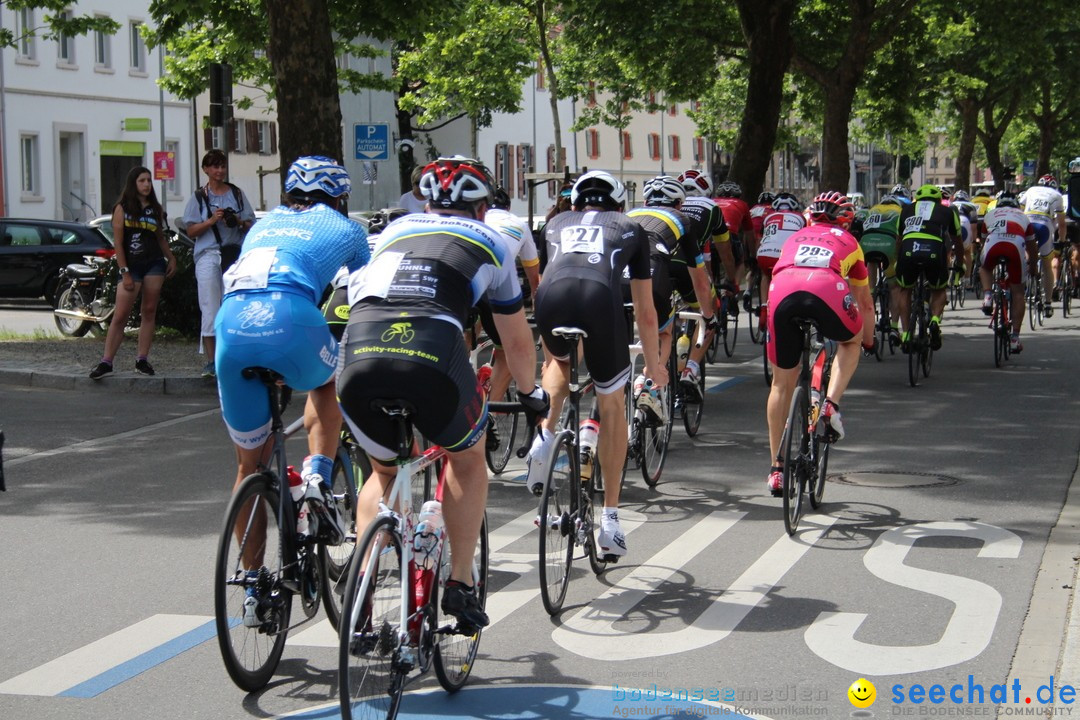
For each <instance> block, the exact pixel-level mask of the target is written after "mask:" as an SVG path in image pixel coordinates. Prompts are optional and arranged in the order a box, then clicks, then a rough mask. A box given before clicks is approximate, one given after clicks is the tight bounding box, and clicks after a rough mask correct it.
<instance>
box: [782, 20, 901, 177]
mask: <svg viewBox="0 0 1080 720" xmlns="http://www.w3.org/2000/svg"><path fill="white" fill-rule="evenodd" d="M915 2H916V0H847V2H846V4H845V5H841V4H839V3H833V2H829V0H804V2H803V3H802V4H801V6H800V8H799V13H798V15H797V16H796V20H795V23H794V27H795V55H794V57H793V59H792V63H793V64H794V66H795V68H796V69H797V70H798V71H799V72H801V73H803V74H804V75H806V76H807V77H808V78H810V79H811V80H813V81H814V83H815V84H816V85H818V87H820V88H821V91H822V95H823V100H824V113H823V120H822V133H821V137H822V141H821V142H822V158H823V167H822V175H821V186H822V187H823V188H829V189H838V190H841V191H846V190H847V188H848V180H849V175H850V169H849V166H848V122H849V120H850V119H851V115H852V107H853V105H854V101H855V93H856V91H857V90H858V88H859V86H860V84H861V82H862V80H863V77H864V74H865V71H866V68H867V67H868V65H869V64H870V61H871V59H872V58H873V55H874V53H875V52H878V51H880V50H881V49H882V48H884V47H885V46H887V45H888V44H889V43H890V41H891V40H892V39H893V37H894V36H895V34H896V32H897V28H898V27H899V26H900V24H901V21H902V20H903V19H904V18H905V17H906V16H907V15H909V14H910V13H911V11H912V9H913V8H914V6H915Z"/></svg>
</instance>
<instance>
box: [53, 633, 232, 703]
mask: <svg viewBox="0 0 1080 720" xmlns="http://www.w3.org/2000/svg"><path fill="white" fill-rule="evenodd" d="M216 634H217V629H216V628H215V626H214V621H213V620H211V621H210V622H207V623H205V624H203V625H200V626H199V627H197V628H195V629H194V630H189V631H188V632H186V633H184V634H183V635H180V636H179V637H176V638H173V639H172V640H170V641H168V642H166V643H164V644H162V645H158V646H157V647H156V648H154V649H153V650H148V651H146V652H144V653H143V654H142V655H139V656H138V657H134V658H132V659H131V660H128V661H127V662H124V663H121V664H120V665H117V666H116V667H114V668H112V669H110V670H106V671H105V672H103V673H101V674H100V675H96V676H94V677H92V678H90V679H89V680H87V681H85V682H81V683H79V684H78V685H76V686H74V687H72V688H68V689H67V690H65V691H64V692H62V693H59V697H77V698H92V697H97V696H98V695H100V694H101V693H103V692H105V691H106V690H108V689H110V688H113V687H116V686H117V685H119V684H120V683H122V682H124V681H126V680H130V679H131V678H133V677H135V676H136V675H138V674H140V673H142V672H145V671H147V670H149V669H150V668H152V667H155V666H156V665H160V664H161V663H163V662H165V661H166V660H171V659H172V658H174V657H176V656H177V655H179V654H180V653H182V652H184V651H185V650H190V649H191V648H193V647H195V646H196V645H199V644H200V643H204V642H206V641H207V640H209V639H210V638H212V637H214V636H215V635H216Z"/></svg>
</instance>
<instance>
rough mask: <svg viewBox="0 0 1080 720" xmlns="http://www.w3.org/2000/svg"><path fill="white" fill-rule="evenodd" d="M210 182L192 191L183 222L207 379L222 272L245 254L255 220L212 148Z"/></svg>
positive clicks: (207, 165)
mask: <svg viewBox="0 0 1080 720" xmlns="http://www.w3.org/2000/svg"><path fill="white" fill-rule="evenodd" d="M202 169H203V172H204V173H206V185H204V186H202V187H200V188H198V189H197V190H196V191H195V192H194V193H192V196H191V199H190V200H188V203H187V206H186V207H185V208H184V217H183V220H182V222H183V223H184V225H185V227H186V228H187V234H188V236H189V237H190V238H191V239H193V240H194V241H195V249H194V253H193V254H194V257H195V279H196V281H197V283H198V286H199V310H200V312H201V313H202V329H201V332H200V334H201V336H202V346H203V350H204V351H205V352H206V357H207V358H209V362H207V363H206V367H204V368H203V377H206V378H212V377H214V376H215V373H214V349H215V344H214V318H215V317H216V316H217V311H218V308H219V307H221V295H222V284H221V275H222V273H224V272H225V271H226V270H228V269H229V266H230V265H232V264H233V262H235V261H236V258H237V257H238V256H239V255H240V246H241V245H242V244H243V242H244V236H245V235H246V234H247V231H248V228H250V227H251V225H252V223H254V222H255V212H254V210H252V208H251V203H249V202H248V199H247V196H246V195H244V191H243V190H241V189H240V188H238V187H236V186H235V185H233V184H232V183H230V182H228V181H226V180H225V178H226V177H227V175H228V171H229V166H228V161H227V159H226V157H225V153H224V152H222V151H221V150H217V149H213V150H209V151H207V153H206V155H204V156H203V160H202Z"/></svg>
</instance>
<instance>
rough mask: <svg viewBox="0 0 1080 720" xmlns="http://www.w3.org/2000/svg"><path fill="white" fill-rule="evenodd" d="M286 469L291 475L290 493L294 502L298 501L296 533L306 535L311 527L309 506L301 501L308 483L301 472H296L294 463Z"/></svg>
mask: <svg viewBox="0 0 1080 720" xmlns="http://www.w3.org/2000/svg"><path fill="white" fill-rule="evenodd" d="M285 470H286V473H287V474H288V476H289V494H290V495H292V499H293V502H294V503H297V507H296V534H297V535H302V536H305V537H306V536H307V534H308V531H309V529H310V528H309V523H308V507H307V503H305V502H301V501H302V500H303V499H304V493H305V491H306V490H307V483H305V482H304V480H303V478H301V477H300V473H298V472H296V468H295V467H293V466H292V465H290V466H289V467H287V468H286V469H285Z"/></svg>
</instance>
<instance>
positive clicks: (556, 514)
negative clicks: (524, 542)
mask: <svg viewBox="0 0 1080 720" xmlns="http://www.w3.org/2000/svg"><path fill="white" fill-rule="evenodd" d="M572 438H573V434H572V433H571V432H569V431H563V432H561V433H560V434H559V435H558V436H556V438H555V441H554V442H552V443H551V449H550V450H549V451H548V456H547V458H546V462H545V464H544V467H545V469H546V470H547V477H546V478H545V480H544V492H543V494H541V496H540V513H539V518H538V521H539V523H540V597H541V599H542V600H543V601H544V609H545V610H547V612H548V614H549V615H555V614H556V613H558V612H559V611H560V610H562V604H563V600H564V599H565V598H566V588H567V587H568V586H569V584H570V562H571V561H572V559H573V556H574V541H573V534H574V527H573V525H574V517H573V516H574V512H575V511H576V510H577V508H576V507H575V506H576V505H577V497H576V490H575V486H576V485H578V484H579V482H580V481H579V480H578V478H579V477H580V475H579V474H578V466H577V453H576V452H575V451H574V444H573V441H572ZM596 464H597V465H598V464H599V463H596Z"/></svg>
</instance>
